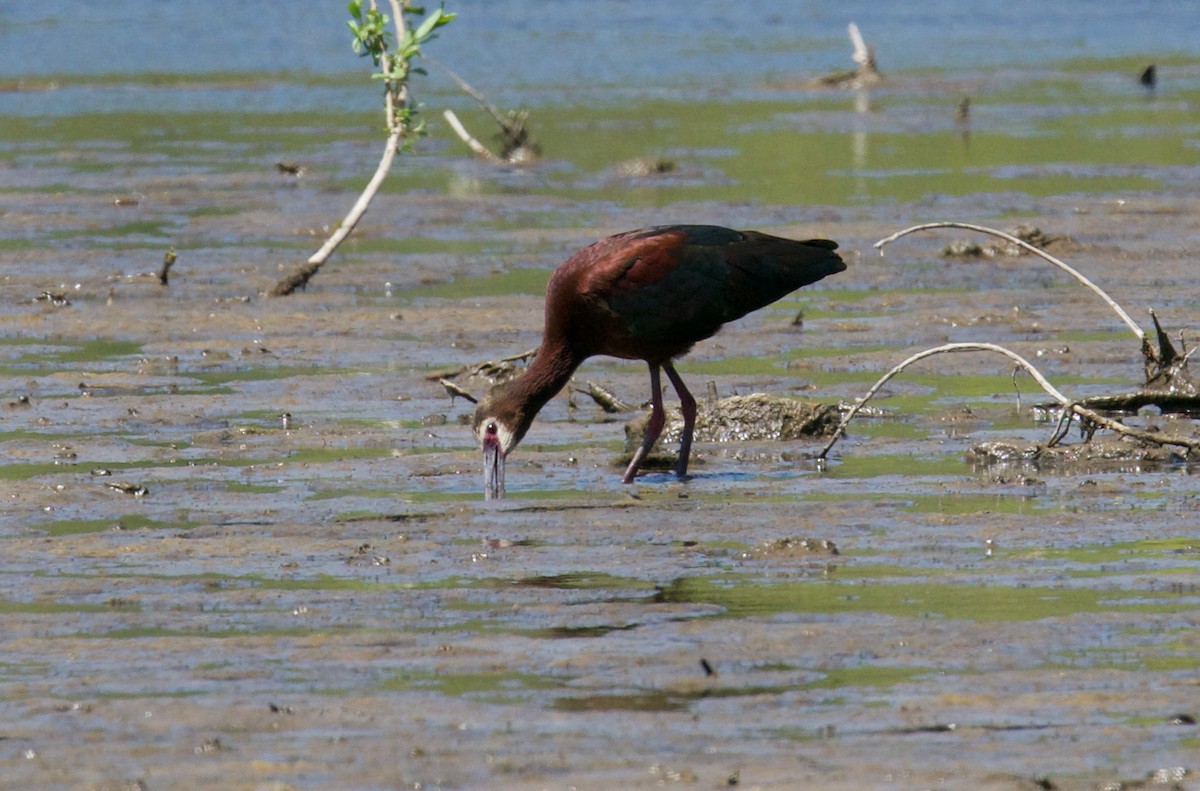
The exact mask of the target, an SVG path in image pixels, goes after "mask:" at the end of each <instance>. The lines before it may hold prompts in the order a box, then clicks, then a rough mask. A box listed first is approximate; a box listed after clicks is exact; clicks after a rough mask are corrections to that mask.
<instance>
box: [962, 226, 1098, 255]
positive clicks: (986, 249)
mask: <svg viewBox="0 0 1200 791" xmlns="http://www.w3.org/2000/svg"><path fill="white" fill-rule="evenodd" d="M1008 233H1009V234H1011V235H1012V236H1015V237H1017V238H1018V239H1020V240H1021V241H1022V242H1025V243H1026V244H1031V245H1033V246H1034V247H1040V248H1042V249H1043V250H1050V249H1054V250H1058V251H1063V250H1070V249H1074V248H1076V247H1078V245H1077V244H1076V242H1075V240H1074V239H1072V238H1071V237H1069V236H1058V235H1054V234H1048V233H1046V232H1045V231H1043V230H1042V229H1041V228H1038V227H1037V226H1036V225H1018V226H1017V227H1016V228H1010V229H1009V230H1008ZM1028 254H1029V251H1027V250H1026V249H1024V248H1023V247H1021V246H1019V245H1015V244H1013V243H1012V242H1006V241H999V242H989V243H987V244H980V243H978V242H973V241H970V240H958V241H954V242H950V243H949V244H947V245H946V246H945V247H943V248H942V256H943V257H944V258H1006V257H1007V258H1016V257H1017V256H1022V255H1028Z"/></svg>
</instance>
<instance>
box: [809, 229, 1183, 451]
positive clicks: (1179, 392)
mask: <svg viewBox="0 0 1200 791" xmlns="http://www.w3.org/2000/svg"><path fill="white" fill-rule="evenodd" d="M930 228H964V229H967V230H973V231H979V232H982V233H988V234H992V235H993V236H998V237H1000V238H1002V239H1004V240H1005V241H1007V242H1009V243H1010V244H1013V245H1016V246H1018V247H1020V248H1022V249H1024V250H1026V251H1027V252H1030V253H1033V254H1035V255H1037V256H1039V257H1041V258H1043V259H1045V260H1046V261H1049V262H1050V263H1051V264H1053V265H1054V266H1056V267H1058V268H1059V269H1061V270H1063V271H1064V272H1067V273H1068V274H1070V275H1071V276H1072V277H1074V278H1075V279H1076V280H1077V281H1079V282H1080V283H1081V284H1083V285H1084V286H1085V287H1087V288H1088V289H1090V290H1091V291H1092V292H1094V293H1095V294H1096V295H1098V296H1099V297H1100V298H1101V299H1102V300H1104V302H1105V303H1106V304H1107V305H1108V306H1109V307H1110V308H1112V310H1113V311H1114V312H1115V313H1116V314H1117V315H1118V316H1119V317H1120V318H1121V320H1122V321H1123V322H1124V323H1125V324H1126V326H1128V327H1129V328H1130V330H1131V331H1132V332H1133V333H1134V335H1135V336H1136V337H1137V338H1138V340H1139V342H1140V346H1141V352H1142V358H1143V363H1144V365H1145V373H1146V383H1145V385H1144V386H1143V388H1142V389H1140V390H1139V391H1137V392H1135V393H1132V394H1128V395H1120V396H1099V397H1093V398H1090V399H1083V400H1080V399H1070V398H1067V397H1066V396H1065V395H1063V394H1062V393H1061V392H1059V391H1058V390H1057V389H1056V388H1055V387H1054V386H1053V385H1052V384H1050V382H1049V380H1047V379H1046V377H1045V376H1043V375H1042V373H1041V372H1040V371H1038V369H1037V368H1036V367H1035V366H1034V365H1033V364H1032V363H1030V362H1029V361H1028V360H1026V359H1024V358H1023V357H1021V356H1020V355H1019V354H1017V353H1016V352H1013V351H1011V350H1010V349H1007V348H1005V347H1003V346H998V345H996V344H992V343H949V344H945V345H943V346H938V347H936V348H933V349H927V350H925V351H922V352H918V353H917V354H914V355H912V356H911V357H909V358H908V359H906V360H904V361H903V362H901V363H900V364H898V365H897V366H895V367H894V368H892V369H891V370H890V371H888V372H887V373H886V374H884V376H883V377H882V378H880V379H879V381H877V382H876V383H875V384H874V386H872V387H871V389H870V390H868V391H867V393H866V394H865V395H864V396H862V397H861V398H859V399H858V401H857V403H856V404H855V405H854V406H853V407H852V408H851V409H850V410H849V411H848V412H847V413H846V414H845V416H844V417H843V418H842V421H841V423H840V424H839V426H838V428H837V430H836V431H835V432H834V434H833V436H832V438H831V439H830V440H829V442H828V444H826V445H825V447H824V448H823V449H822V450H821V452H820V453H818V454H817V460H818V464H819V465H821V466H822V467H823V466H824V463H825V459H826V456H827V454H828V453H829V451H830V450H831V449H832V448H833V446H834V444H836V442H837V441H838V439H839V438H840V437H841V436H842V434H843V433H844V431H845V428H846V425H847V424H849V422H850V420H852V419H853V418H854V416H855V415H856V414H857V413H858V411H859V410H860V409H861V408H862V407H863V406H864V405H865V404H866V403H867V401H869V400H870V399H871V398H872V397H873V396H874V395H875V394H876V393H878V392H879V389H880V388H881V387H883V385H884V384H885V383H886V382H887V381H888V380H890V379H891V378H892V377H894V376H896V375H897V374H899V373H900V372H901V371H903V370H904V369H905V368H907V367H908V366H909V365H912V364H913V363H916V362H918V361H920V360H923V359H925V358H927V357H931V356H933V355H936V354H944V353H950V352H962V351H989V352H995V353H998V354H1002V355H1004V356H1006V357H1008V358H1009V359H1011V360H1012V361H1013V362H1015V363H1016V364H1017V365H1018V366H1019V367H1020V368H1022V369H1024V370H1025V371H1026V372H1027V373H1028V374H1029V375H1030V376H1032V377H1033V379H1034V380H1035V381H1036V382H1037V383H1038V384H1039V385H1040V386H1041V387H1042V389H1043V390H1045V391H1046V393H1047V394H1049V395H1050V397H1051V398H1053V399H1054V406H1055V407H1057V409H1058V410H1060V417H1059V420H1058V424H1057V426H1056V427H1055V430H1054V433H1053V434H1052V436H1051V437H1050V439H1049V440H1048V441H1047V442H1046V443H1044V444H1043V445H1041V446H1039V448H1035V449H1033V450H1032V451H1031V452H1030V453H1028V454H1025V455H1026V456H1027V457H1031V458H1036V457H1037V456H1038V455H1039V453H1040V452H1042V451H1044V450H1045V449H1047V448H1051V447H1054V446H1055V445H1056V444H1057V443H1058V442H1059V441H1061V440H1062V438H1063V437H1064V436H1065V435H1066V433H1067V431H1068V429H1069V428H1070V427H1071V425H1072V424H1073V422H1075V421H1078V424H1079V426H1080V431H1081V433H1082V434H1083V436H1084V439H1085V441H1089V440H1090V439H1091V437H1092V435H1093V434H1094V433H1095V431H1096V430H1097V429H1106V430H1109V431H1113V432H1116V433H1118V434H1120V435H1122V436H1124V437H1130V438H1133V439H1135V440H1137V441H1139V442H1143V443H1149V444H1152V445H1156V446H1160V447H1178V448H1182V449H1184V452H1185V455H1186V456H1187V457H1188V458H1196V457H1200V439H1196V438H1193V437H1181V436H1177V435H1168V434H1164V433H1162V432H1160V431H1157V430H1141V429H1136V428H1133V427H1131V426H1127V425H1125V424H1124V423H1121V422H1120V421H1119V420H1116V419H1113V418H1111V417H1109V416H1107V415H1105V414H1102V413H1104V412H1136V411H1137V410H1138V409H1140V408H1141V407H1143V406H1151V405H1153V406H1157V407H1158V408H1159V409H1160V410H1162V411H1164V412H1168V411H1170V412H1181V413H1200V398H1198V397H1197V389H1196V387H1195V385H1194V384H1193V382H1192V380H1191V377H1190V375H1189V374H1188V372H1187V360H1188V357H1189V356H1190V354H1189V353H1186V351H1185V352H1184V353H1180V352H1179V351H1177V350H1176V349H1175V347H1174V345H1173V344H1172V343H1171V341H1170V339H1169V338H1168V337H1167V334H1166V332H1164V331H1163V329H1162V326H1161V325H1160V323H1159V321H1158V317H1157V316H1156V315H1155V314H1154V312H1153V311H1151V312H1150V316H1151V319H1152V320H1153V323H1154V329H1155V339H1156V341H1157V348H1156V346H1155V344H1152V343H1151V341H1150V339H1149V337H1148V336H1147V334H1146V333H1145V331H1143V330H1142V328H1141V327H1140V326H1138V324H1137V323H1136V322H1135V321H1134V320H1133V319H1132V318H1130V316H1129V314H1128V313H1127V312H1126V311H1125V310H1124V308H1122V307H1121V306H1120V305H1119V304H1117V302H1116V301H1115V300H1114V299H1113V298H1112V297H1110V296H1109V295H1108V294H1107V293H1106V292H1105V291H1104V290H1103V289H1102V288H1100V287H1099V286H1097V285H1096V284H1095V283H1093V282H1092V281H1091V280H1089V279H1088V278H1087V277H1085V276H1084V275H1083V274H1081V273H1080V272H1078V271H1077V270H1075V269H1074V268H1072V267H1071V266H1069V265H1067V264H1066V263H1064V262H1062V261H1060V260H1058V259H1057V258H1055V257H1054V256H1052V255H1050V254H1048V253H1046V252H1045V251H1044V250H1041V249H1039V248H1037V247H1035V246H1033V245H1031V244H1029V242H1027V241H1024V240H1022V239H1019V238H1017V237H1016V236H1013V235H1011V234H1007V233H1004V232H1003V231H997V230H995V229H993V228H987V227H984V226H979V225H970V224H967V223H957V222H938V223H927V224H924V225H918V226H914V227H912V228H907V229H905V230H903V231H900V232H898V233H895V234H893V235H891V236H889V237H887V238H885V239H881V240H880V241H878V242H876V243H875V247H877V248H880V249H882V248H883V247H884V246H885V245H887V244H888V243H890V242H893V241H895V240H896V239H899V238H901V237H903V236H906V235H908V234H910V233H913V232H915V231H920V230H926V229H930ZM1181 345H1182V339H1181Z"/></svg>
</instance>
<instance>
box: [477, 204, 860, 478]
mask: <svg viewBox="0 0 1200 791" xmlns="http://www.w3.org/2000/svg"><path fill="white" fill-rule="evenodd" d="M836 248H837V245H836V244H835V243H834V242H830V241H826V240H823V239H814V240H809V241H805V242H798V241H794V240H791V239H782V238H780V237H776V236H769V235H767V234H762V233H758V232H755V231H734V230H730V229H728V228H720V227H717V226H711V225H675V226H660V227H657V228H647V229H643V230H639V231H630V232H628V233H623V234H618V235H616V236H610V237H608V238H606V239H601V240H600V241H598V242H596V243H595V244H592V245H591V246H589V247H585V248H584V249H582V250H580V251H579V252H577V253H575V254H574V255H572V256H571V257H570V258H569V259H567V260H566V261H565V262H564V263H563V264H562V265H561V266H559V268H558V269H557V270H555V272H554V275H553V276H552V277H551V278H550V283H549V285H548V286H547V288H546V329H545V334H544V336H543V338H542V345H541V347H539V349H538V353H537V357H536V358H535V359H534V362H533V363H532V365H530V367H529V370H528V371H526V372H525V374H524V375H523V376H521V377H520V378H519V379H516V380H514V381H512V382H509V383H506V384H504V385H500V386H498V387H496V388H494V389H493V390H492V392H491V393H489V394H488V396H487V397H486V398H484V399H483V401H481V402H480V404H479V407H478V409H477V410H476V412H475V431H476V435H477V436H479V437H480V438H481V439H482V438H483V437H484V436H485V435H486V434H488V433H489V431H488V429H493V430H491V431H490V435H491V436H492V437H493V439H494V440H495V439H496V438H497V437H498V438H499V441H500V444H501V448H502V453H501V454H499V457H500V458H501V459H502V458H503V455H504V454H507V453H508V452H509V451H511V450H512V449H513V448H514V447H515V446H516V445H517V443H519V442H520V441H521V438H522V437H524V435H525V432H526V431H527V430H528V428H529V426H530V424H532V422H533V419H534V417H535V416H536V415H537V413H538V411H539V410H540V409H541V408H542V407H543V406H544V405H545V404H546V402H547V401H549V400H550V398H552V397H553V396H554V394H555V393H557V392H558V391H559V390H561V389H562V388H563V386H565V385H566V383H567V381H568V380H569V379H570V378H571V374H572V373H574V371H575V369H576V368H577V367H578V366H579V364H580V363H581V362H583V361H584V360H585V359H587V358H588V357H592V356H594V355H597V354H605V355H609V356H612V357H622V358H625V359H631V360H645V361H646V363H647V364H648V365H649V366H650V378H651V385H652V404H653V409H654V411H653V413H652V415H651V421H650V425H649V426H648V428H647V432H646V439H645V441H644V442H643V444H642V448H641V449H640V450H639V451H638V453H637V454H635V456H634V459H633V461H632V462H631V463H630V465H629V469H627V470H626V473H625V481H626V482H629V481H632V479H633V476H634V475H635V474H636V472H637V468H638V466H640V464H641V461H642V460H643V459H644V458H645V455H646V453H647V452H649V450H650V447H651V446H653V444H654V441H655V440H656V439H657V438H658V434H659V432H660V431H661V429H662V421H663V415H662V397H661V392H660V387H659V369H660V368H661V369H662V370H665V371H666V372H667V376H668V378H670V380H671V382H672V384H673V385H674V387H675V390H676V391H677V392H678V393H679V396H680V400H681V402H682V403H683V406H684V437H683V443H682V446H681V449H680V458H679V464H678V466H677V467H676V472H677V473H679V474H680V475H683V474H685V473H686V471H687V457H688V452H689V450H690V444H691V428H692V426H691V424H692V422H693V420H694V412H695V407H694V401H693V400H692V398H691V395H690V394H689V393H688V392H687V388H686V387H685V386H684V385H683V382H682V381H681V380H680V379H679V377H678V374H676V372H675V369H674V367H673V366H672V364H671V360H672V359H674V358H675V357H679V356H680V355H683V354H686V353H687V351H688V350H689V349H691V348H692V346H693V345H694V344H695V343H696V342H697V341H700V340H703V339H704V338H708V337H710V336H711V335H713V334H715V333H716V332H717V331H718V330H719V329H720V328H721V325H722V324H725V323H726V322H729V321H733V320H734V319H737V318H740V317H742V316H744V315H746V314H747V313H749V312H751V311H753V310H757V309H758V308H761V307H763V306H765V305H768V304H770V303H772V302H774V301H775V300H777V299H779V298H780V297H783V296H785V295H786V294H788V293H790V292H792V291H794V290H796V289H797V288H800V287H801V286H805V285H808V284H809V283H814V282H816V281H818V280H820V279H821V278H823V277H825V276H827V275H832V274H835V273H837V272H840V271H842V270H843V269H845V268H846V265H845V263H843V261H842V259H841V258H839V257H838V255H837V253H835V252H834V250H835V249H836ZM485 423H486V424H487V425H486V426H485V425H484V424H485Z"/></svg>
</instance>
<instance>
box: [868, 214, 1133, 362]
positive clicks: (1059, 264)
mask: <svg viewBox="0 0 1200 791" xmlns="http://www.w3.org/2000/svg"><path fill="white" fill-rule="evenodd" d="M930 228H962V229H964V230H968V231H978V232H980V233H987V234H991V235H992V236H996V237H999V238H1001V239H1003V240H1005V241H1006V242H1009V243H1010V244H1015V245H1017V246H1018V247H1020V248H1021V249H1023V250H1026V251H1028V252H1030V253H1033V254H1034V255H1036V256H1039V257H1041V258H1043V259H1045V260H1046V261H1049V262H1050V263H1051V264H1054V265H1055V266H1056V267H1058V268H1059V269H1061V270H1063V271H1064V272H1066V273H1067V274H1069V275H1071V276H1072V277H1074V278H1075V279H1076V280H1078V281H1079V282H1080V283H1082V284H1083V285H1084V286H1086V287H1087V288H1090V289H1091V290H1092V291H1094V292H1095V293H1096V294H1097V295H1098V296H1099V297H1100V298H1101V299H1103V300H1104V301H1105V303H1107V304H1108V306H1109V307H1110V308H1112V309H1113V310H1114V311H1116V314H1117V315H1118V316H1120V317H1121V320H1122V321H1124V322H1125V323H1126V324H1127V325H1129V329H1131V330H1133V334H1134V335H1136V336H1137V337H1138V340H1139V341H1143V342H1144V341H1145V340H1146V333H1145V331H1144V330H1143V329H1142V328H1141V327H1139V326H1138V325H1137V322H1135V321H1134V320H1133V319H1131V318H1130V317H1129V314H1128V313H1126V312H1125V309H1124V308H1122V307H1121V306H1120V305H1118V304H1117V303H1116V300H1114V299H1113V298H1112V297H1110V296H1109V295H1108V294H1107V293H1105V291H1104V289H1102V288H1100V286H1098V285H1096V284H1095V283H1093V282H1092V281H1091V280H1088V279H1087V277H1085V276H1084V275H1083V274H1082V273H1080V272H1079V271H1077V270H1076V269H1074V268H1073V267H1071V266H1070V265H1069V264H1067V263H1065V262H1063V261H1060V260H1059V259H1057V258H1055V257H1054V256H1052V255H1050V254H1049V253H1047V252H1046V251H1045V250H1042V249H1041V248H1039V247H1035V246H1033V245H1031V244H1030V243H1029V242H1026V241H1025V240H1024V239H1018V238H1017V237H1016V236H1013V235H1012V234H1008V233H1005V232H1004V231H997V230H996V229H995V228H987V227H985V226H983V225H972V224H970V223H965V222H930V223H924V224H922V225H914V226H913V227H911V228H905V229H904V230H903V231H897V232H896V233H894V234H892V235H891V236H888V237H886V238H884V239H880V240H879V241H878V242H876V243H875V247H876V248H877V249H879V250H882V249H883V247H884V245H886V244H888V243H889V242H894V241H896V240H897V239H899V238H900V237H902V236H907V235H908V234H910V233H914V232H916V231H925V230H929V229H930Z"/></svg>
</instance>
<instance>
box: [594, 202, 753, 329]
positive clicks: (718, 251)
mask: <svg viewBox="0 0 1200 791" xmlns="http://www.w3.org/2000/svg"><path fill="white" fill-rule="evenodd" d="M646 233H647V235H646V236H643V237H641V238H634V239H631V240H629V242H628V243H627V244H626V245H623V247H622V251H623V252H622V254H621V255H620V256H618V257H617V258H615V259H613V262H612V264H611V265H610V266H609V267H607V272H606V275H607V276H606V277H605V278H604V279H603V281H602V283H603V285H602V286H601V289H600V291H599V294H600V295H601V296H602V299H603V301H604V302H605V303H606V304H607V306H608V308H609V309H610V310H612V311H613V312H614V313H615V314H616V315H617V316H619V317H620V319H621V320H622V321H623V322H624V324H625V326H626V327H627V329H628V330H629V332H630V333H631V334H632V335H634V336H635V337H637V338H640V339H644V340H646V341H653V342H668V341H681V342H686V343H687V345H689V346H690V345H691V344H692V343H694V342H696V341H698V340H701V339H703V338H707V337H708V336H710V335H712V334H713V333H715V332H716V331H717V330H718V329H720V327H721V325H722V324H723V323H725V322H726V321H729V320H730V319H731V318H735V317H733V316H730V315H729V305H728V304H727V302H728V300H727V296H728V295H727V294H726V287H727V285H728V280H729V274H730V268H729V265H728V264H727V263H726V261H725V256H726V254H727V250H728V249H729V245H731V244H737V243H738V242H740V241H743V240H744V239H745V236H744V235H743V234H741V233H740V232H738V231H733V230H730V229H728V228H717V227H714V226H676V227H671V228H665V229H650V231H648V232H646ZM738 315H741V314H738Z"/></svg>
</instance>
